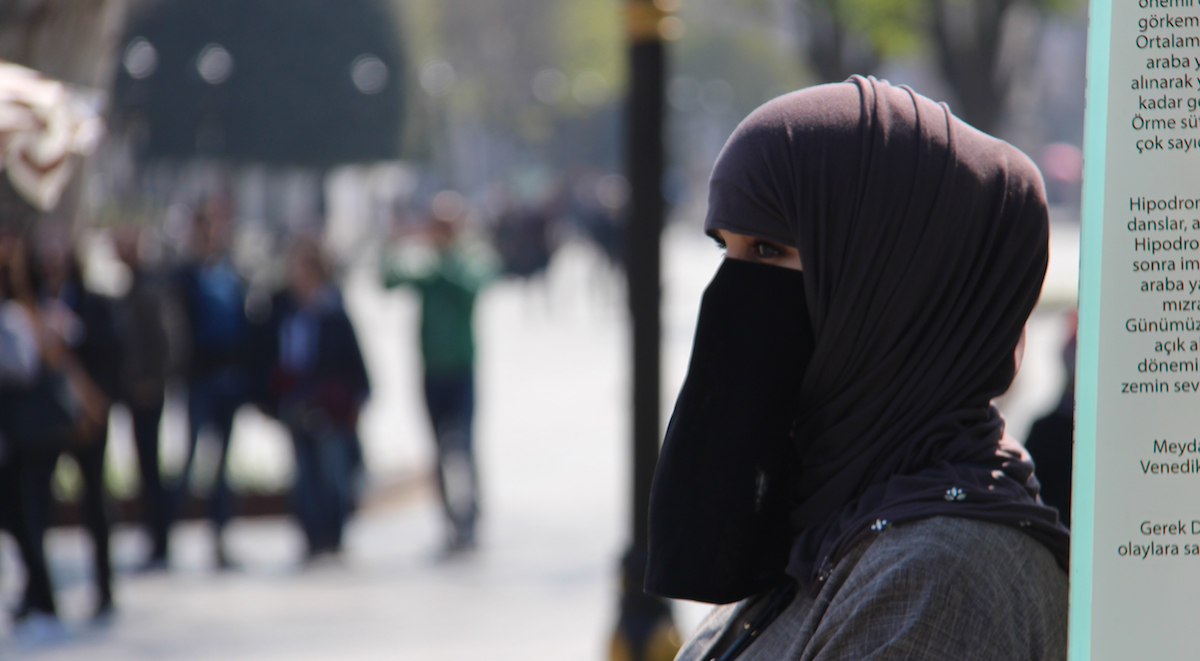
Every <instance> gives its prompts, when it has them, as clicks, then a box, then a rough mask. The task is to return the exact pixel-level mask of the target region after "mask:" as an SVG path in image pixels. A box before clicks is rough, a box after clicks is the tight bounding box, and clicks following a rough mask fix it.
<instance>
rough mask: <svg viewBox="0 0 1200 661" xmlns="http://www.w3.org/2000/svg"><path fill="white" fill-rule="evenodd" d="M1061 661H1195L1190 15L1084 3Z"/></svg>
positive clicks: (1153, 4)
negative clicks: (1075, 343) (1066, 606)
mask: <svg viewBox="0 0 1200 661" xmlns="http://www.w3.org/2000/svg"><path fill="white" fill-rule="evenodd" d="M1090 12H1091V15H1090V25H1089V33H1088V86H1087V117H1086V120H1085V122H1086V126H1085V131H1084V133H1085V137H1084V191H1083V196H1084V199H1083V228H1082V248H1081V259H1080V293H1079V352H1078V354H1077V359H1078V366H1077V368H1076V371H1077V384H1076V397H1077V399H1076V408H1075V468H1074V470H1075V475H1074V489H1075V493H1074V497H1073V499H1072V502H1073V507H1074V510H1073V511H1072V514H1071V521H1072V523H1073V526H1074V528H1073V530H1072V548H1071V638H1070V646H1071V647H1070V658H1071V659H1072V661H1084V660H1095V661H1107V660H1109V659H1112V660H1116V659H1121V660H1126V659H1194V658H1197V652H1196V642H1195V630H1196V627H1195V622H1196V618H1197V616H1200V440H1197V439H1200V0H1093V1H1092V3H1091V7H1090Z"/></svg>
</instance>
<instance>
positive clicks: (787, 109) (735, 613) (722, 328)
mask: <svg viewBox="0 0 1200 661" xmlns="http://www.w3.org/2000/svg"><path fill="white" fill-rule="evenodd" d="M705 231H706V232H707V233H709V234H710V235H712V236H713V237H714V238H716V239H717V240H718V242H719V243H721V244H722V245H723V246H725V247H726V248H727V253H726V259H725V260H724V262H723V263H722V265H721V267H720V268H719V269H718V271H717V274H716V275H715V276H714V278H713V281H712V283H710V285H709V287H708V289H707V290H706V292H705V295H704V298H703V301H702V304H701V308H700V317H699V322H698V324H697V331H696V338H695V343H694V345H693V354H692V359H691V363H690V366H689V369H688V376H687V379H686V380H685V382H684V386H683V388H682V390H681V392H680V395H679V399H678V401H677V403H676V407H675V411H674V414H673V415H672V419H671V423H670V425H669V426H668V430H667V434H666V439H665V441H664V444H663V450H662V456H661V459H660V463H659V468H658V472H657V474H656V476H655V484H654V489H653V493H652V496H651V506H650V536H649V539H650V546H649V553H650V555H649V567H648V570H647V574H646V589H647V590H648V591H650V592H652V593H655V594H659V595H662V596H667V597H673V598H684V599H692V600H698V601H706V602H710V603H714V604H720V605H719V606H718V607H717V608H716V609H714V611H713V612H712V614H711V615H710V616H709V618H708V619H707V620H706V621H705V622H704V624H703V625H702V626H701V627H700V630H699V631H698V632H697V633H696V635H695V636H694V637H693V638H692V640H690V641H689V642H688V643H687V644H686V645H685V646H684V648H683V650H682V651H681V652H680V655H679V657H678V659H682V660H688V661H690V660H693V659H695V660H705V661H707V660H708V659H733V658H738V659H745V660H766V659H771V660H784V659H786V660H788V661H793V660H795V661H799V660H821V661H832V660H843V659H846V660H849V659H867V658H869V659H926V660H928V659H954V660H956V661H961V660H964V659H981V660H982V659H1059V658H1065V655H1066V605H1067V575H1066V561H1067V548H1068V542H1069V534H1068V532H1067V529H1066V528H1065V527H1063V526H1062V524H1061V523H1059V521H1058V518H1057V513H1056V512H1055V511H1054V510H1053V509H1051V508H1048V507H1046V506H1045V505H1043V504H1042V503H1041V502H1040V500H1039V499H1038V496H1037V491H1038V484H1037V480H1036V478H1035V477H1034V475H1033V465H1032V461H1031V460H1030V458H1029V455H1028V454H1027V453H1025V452H1024V450H1023V449H1022V448H1021V446H1020V445H1019V444H1018V443H1016V442H1015V441H1014V440H1013V439H1012V438H1011V437H1009V436H1008V435H1006V434H1005V430H1004V419H1003V418H1002V417H1001V415H1000V413H999V412H998V411H997V410H996V408H995V407H994V406H993V405H992V400H993V399H994V398H995V397H997V396H999V395H1001V394H1002V393H1004V392H1005V391H1006V390H1007V389H1008V387H1009V386H1010V385H1011V383H1012V380H1013V377H1014V376H1015V374H1016V370H1017V368H1018V367H1019V362H1020V345H1021V343H1022V339H1023V330H1024V326H1025V322H1026V319H1027V318H1028V316H1029V314H1030V312H1031V311H1032V310H1033V307H1034V305H1035V304H1036V302H1037V299H1038V295H1039V293H1040V290H1041V285H1042V279H1043V277H1044V275H1045V269H1046V262H1047V252H1048V248H1047V241H1048V224H1047V210H1046V202H1045V194H1044V190H1043V186H1042V181H1041V176H1040V174H1039V173H1038V171H1037V168H1036V167H1035V166H1034V165H1033V163H1032V162H1031V161H1030V160H1029V159H1028V158H1027V157H1026V156H1025V155H1024V154H1023V153H1021V152H1020V151H1019V150H1017V149H1016V148H1014V147H1012V146H1011V145H1009V144H1008V143H1006V142H1003V141H1001V140H998V139H996V138H993V137H991V136H988V135H986V134H984V133H982V132H980V131H978V130H976V129H974V128H972V127H971V126H969V125H967V124H966V123H964V122H963V121H961V120H959V119H958V118H956V117H955V116H954V115H952V114H951V112H950V110H949V109H948V108H947V107H946V106H945V105H944V104H938V103H935V102H933V101H930V100H929V99H927V98H925V97H923V96H921V95H919V94H916V93H915V92H913V91H912V90H911V89H908V88H907V87H898V86H893V85H890V84H888V83H887V82H884V81H879V80H876V79H874V78H861V77H857V76H856V77H854V78H851V79H850V80H849V81H847V82H844V83H838V84H831V85H821V86H817V87H812V88H808V89H805V90H801V91H798V92H793V93H791V94H788V95H785V96H782V97H779V98H777V99H775V100H773V101H770V102H768V103H767V104H765V105H763V106H762V107H760V108H759V109H758V110H756V111H754V112H753V113H752V114H751V115H750V116H749V117H747V118H746V119H745V120H744V121H743V122H742V123H741V125H740V126H738V128H737V129H736V130H735V132H734V133H733V135H732V136H731V137H730V139H729V141H728V143H727V144H726V145H725V148H724V150H723V151H722V153H721V155H720V156H719V157H718V159H717V163H716V165H715V167H714V170H713V175H712V180H711V184H710V190H709V209H708V216H707V218H706V221H705ZM786 267H790V268H786Z"/></svg>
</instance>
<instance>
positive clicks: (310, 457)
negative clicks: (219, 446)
mask: <svg viewBox="0 0 1200 661" xmlns="http://www.w3.org/2000/svg"><path fill="white" fill-rule="evenodd" d="M287 271H288V288H287V290H286V291H284V292H282V293H281V294H279V295H277V296H276V297H275V299H274V301H273V304H272V306H271V322H270V323H269V325H268V327H269V329H270V331H269V333H268V334H267V335H266V337H265V339H266V340H267V342H268V347H267V349H266V351H264V354H266V355H269V356H271V357H272V358H273V361H272V362H273V365H272V367H271V369H270V373H269V375H268V381H267V390H268V396H267V398H266V401H267V402H268V404H267V407H266V408H267V412H269V413H271V414H273V415H275V416H276V417H278V418H279V420H280V421H282V422H283V423H284V424H285V425H286V426H287V428H288V431H290V432H291V435H292V443H293V447H294V448H295V453H296V454H295V456H296V482H295V485H294V487H293V491H292V498H293V503H294V507H295V511H296V517H297V518H298V519H299V520H300V526H301V528H302V529H303V530H304V536H305V539H306V540H307V542H308V550H307V559H308V560H309V561H314V560H317V559H319V558H320V557H321V556H325V555H336V554H337V553H339V552H340V551H341V548H342V532H343V529H344V527H345V524H346V521H347V519H348V517H349V516H350V514H351V512H352V510H353V508H354V473H355V471H356V470H357V468H358V466H357V465H356V464H358V463H359V461H360V457H359V447H358V430H357V427H358V413H359V410H360V409H361V408H362V405H363V403H364V402H365V401H366V399H367V396H368V394H369V392H370V384H369V381H368V379H367V370H366V366H365V365H364V364H363V358H362V353H361V352H360V350H359V345H358V338H357V335H356V334H355V332H354V325H353V324H352V323H351V322H350V318H349V317H348V316H346V310H345V306H344V304H343V301H342V293H341V291H340V290H339V289H338V288H337V286H336V285H334V283H333V282H332V280H331V277H330V267H329V261H328V259H327V257H326V255H325V253H324V251H323V250H322V248H321V246H320V244H319V243H317V242H316V241H314V240H310V239H308V238H305V237H301V238H297V239H295V240H294V241H293V242H292V245H291V247H290V248H289V250H288V260H287Z"/></svg>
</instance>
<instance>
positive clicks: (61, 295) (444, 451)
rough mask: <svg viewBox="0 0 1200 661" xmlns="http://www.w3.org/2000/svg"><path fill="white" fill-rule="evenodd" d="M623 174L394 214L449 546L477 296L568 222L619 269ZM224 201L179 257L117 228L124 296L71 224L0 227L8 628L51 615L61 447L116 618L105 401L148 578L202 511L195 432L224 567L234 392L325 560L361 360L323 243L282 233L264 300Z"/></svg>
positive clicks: (354, 435)
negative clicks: (169, 412)
mask: <svg viewBox="0 0 1200 661" xmlns="http://www.w3.org/2000/svg"><path fill="white" fill-rule="evenodd" d="M592 183H593V184H594V183H595V182H592ZM620 183H621V182H614V181H601V184H603V185H599V184H597V185H594V186H591V185H589V186H584V187H583V188H586V189H587V190H586V191H584V192H585V193H586V194H584V195H581V194H579V192H578V191H571V190H565V189H564V190H565V192H564V193H563V194H561V195H558V196H553V197H552V198H549V199H548V201H546V202H545V203H543V204H541V205H520V204H517V203H515V202H513V201H512V199H511V197H506V198H505V199H506V202H507V203H505V204H502V205H493V206H496V208H495V209H493V210H492V213H491V214H490V216H489V222H488V223H487V225H488V227H486V228H483V229H485V231H483V232H473V231H464V230H465V229H466V228H467V226H468V225H470V224H471V223H470V222H469V221H470V220H473V217H472V216H471V213H470V210H469V207H470V204H469V202H468V201H467V199H466V198H465V197H463V196H462V195H460V194H459V193H457V192H453V191H442V192H440V193H438V194H436V195H434V196H432V197H431V198H430V203H429V204H428V205H426V207H425V208H426V209H427V210H426V211H425V212H424V213H420V214H413V213H412V212H411V211H408V212H407V215H398V216H397V217H396V219H395V223H394V227H393V234H392V236H391V246H390V247H385V248H384V249H383V250H382V251H381V253H380V256H381V259H380V261H379V263H378V273H377V277H378V281H379V284H380V285H381V286H382V287H384V288H386V289H394V288H409V289H410V290H412V291H413V292H414V294H415V295H416V298H417V299H418V300H419V306H420V329H419V331H420V333H419V335H420V354H421V359H422V364H423V368H424V373H423V387H424V396H425V404H426V407H427V412H428V421H429V424H430V428H431V430H432V432H433V433H432V436H433V438H434V440H435V447H436V453H435V456H436V470H435V471H434V476H435V481H436V484H437V486H438V489H439V493H440V496H441V504H442V507H443V510H444V518H445V521H446V531H447V533H446V540H445V545H444V548H443V553H444V554H446V555H454V554H458V553H462V552H467V551H470V550H472V549H474V548H475V547H476V545H477V534H476V522H477V520H478V517H479V511H480V504H479V501H480V497H479V488H478V485H479V478H478V471H477V465H476V461H475V456H474V442H473V432H472V429H473V422H474V411H475V399H476V387H475V352H476V349H475V337H474V336H475V331H474V321H473V319H474V309H475V301H476V297H477V295H478V294H479V292H480V291H481V290H482V289H483V288H484V287H485V286H486V285H487V284H488V283H489V282H490V281H491V280H493V279H494V278H496V277H499V276H502V275H507V276H512V277H520V278H533V277H537V276H539V275H540V274H542V273H544V272H545V270H546V269H547V268H548V266H549V264H550V261H551V256H552V254H553V252H554V250H555V247H556V244H557V243H558V242H559V240H560V239H561V236H562V235H563V232H564V231H567V232H570V231H572V229H571V228H566V229H565V230H564V227H565V226H566V225H567V224H572V225H573V231H574V232H575V233H576V234H578V235H579V236H580V237H581V238H583V239H585V240H590V241H592V242H593V243H595V244H596V245H597V247H598V249H599V251H600V252H601V254H603V255H605V256H606V257H607V258H608V259H609V260H610V261H612V262H614V263H616V262H619V260H620V252H621V251H620V246H619V241H617V240H616V237H619V235H620V231H619V216H618V215H617V213H616V212H615V209H617V208H618V207H619V206H620V205H621V203H623V199H621V200H617V203H613V201H612V200H611V199H609V200H606V199H605V198H606V196H607V198H613V199H616V198H617V197H619V196H620V195H621V192H622V190H621V188H620V186H619V184H620ZM576 188H579V187H576ZM592 188H595V190H594V191H593V190H592ZM235 212H236V210H235V209H234V203H233V198H232V196H231V195H229V194H227V193H225V194H212V195H209V196H208V197H206V198H205V199H204V200H203V201H201V202H199V203H197V204H196V205H195V210H194V211H193V212H190V220H189V222H188V223H187V225H188V226H187V232H186V240H185V241H184V245H183V247H182V248H181V249H179V250H176V251H164V250H162V249H161V248H162V246H160V245H158V244H157V242H158V241H159V240H160V237H159V236H158V235H157V234H156V233H155V231H154V228H151V227H149V226H146V225H144V224H127V225H124V226H119V227H115V228H111V229H110V231H108V237H109V238H110V239H111V245H112V248H113V254H115V256H116V257H117V259H118V260H119V261H120V262H121V264H123V265H124V267H125V269H126V270H127V273H128V279H127V280H128V287H127V288H125V289H124V292H123V293H122V294H121V295H120V296H118V297H110V296H105V295H102V294H100V293H97V292H96V291H93V290H92V289H91V288H89V285H88V282H87V280H86V279H85V277H84V259H83V256H82V255H83V251H82V249H81V247H80V245H78V241H77V239H78V237H77V236H76V235H75V234H74V233H73V228H72V227H71V226H70V225H69V224H68V223H65V222H62V221H55V220H52V219H48V218H43V219H41V220H39V221H38V222H37V223H35V224H34V225H33V226H32V227H29V228H24V229H19V228H18V227H17V226H15V225H13V226H4V225H0V529H3V530H6V531H7V532H8V533H10V535H11V536H12V538H13V539H15V540H16V542H17V544H16V546H17V549H18V551H19V556H20V560H21V562H22V563H23V565H24V568H25V576H26V582H25V588H24V594H23V597H22V599H21V602H20V604H19V605H18V606H17V608H16V610H15V612H14V614H13V615H14V619H15V620H16V621H17V622H24V621H35V622H36V621H38V620H42V621H51V622H56V621H57V620H56V619H55V618H56V617H57V607H56V603H55V592H54V588H53V583H54V581H53V577H52V572H51V571H50V568H49V567H48V565H47V561H46V550H45V548H44V541H43V540H44V538H45V532H46V530H47V528H48V527H49V526H51V525H55V524H56V523H59V522H60V521H59V520H58V518H57V513H58V512H59V511H60V508H58V507H57V504H56V499H57V498H59V497H61V493H60V494H59V495H58V496H56V495H55V492H56V491H57V492H61V491H62V489H61V488H57V489H56V488H55V483H56V477H55V475H56V470H57V469H58V466H59V459H60V457H62V456H69V457H71V458H72V459H73V460H74V462H75V463H76V464H77V465H78V469H79V476H80V480H79V482H80V483H81V485H82V489H81V490H80V491H81V493H80V494H79V507H78V511H79V512H80V518H81V521H82V523H83V524H84V527H85V528H86V530H87V533H88V535H89V537H90V538H91V542H92V549H93V562H94V571H93V573H92V575H93V576H94V580H95V590H94V595H95V603H94V616H95V617H96V618H98V619H100V620H105V619H107V618H110V617H111V615H112V613H113V612H114V600H113V561H112V558H111V556H110V550H109V547H110V543H109V535H110V529H111V516H110V503H109V494H108V493H107V491H106V487H105V477H106V471H105V456H106V453H107V446H108V442H109V438H108V436H109V414H110V411H111V409H112V408H113V407H114V406H116V407H123V408H124V409H125V410H126V411H127V413H128V418H129V420H130V421H131V425H130V426H131V429H132V436H133V441H134V447H135V449H136V457H137V466H138V476H139V479H138V483H139V485H140V487H139V491H138V499H137V506H138V515H139V516H140V520H141V524H142V527H143V528H144V530H145V533H146V538H147V540H148V542H149V543H148V546H147V549H148V550H147V552H146V556H145V557H144V559H143V560H142V563H141V566H140V569H141V570H142V571H154V570H165V569H168V568H169V566H170V539H171V534H170V533H171V529H172V527H173V525H174V524H175V522H176V521H178V520H179V519H180V518H182V517H185V516H195V515H197V514H198V513H199V511H198V510H196V507H197V503H195V502H194V501H195V500H196V499H194V498H193V497H192V496H191V493H192V491H193V487H192V484H193V483H195V482H197V478H196V476H193V473H199V472H200V471H198V470H194V465H196V464H197V463H198V462H197V461H196V457H197V447H198V446H199V445H200V440H201V438H208V439H211V441H210V442H212V441H215V443H214V445H215V448H216V453H215V457H216V460H215V473H214V478H213V481H212V484H211V487H210V488H209V490H208V493H207V497H206V498H205V500H206V501H207V502H206V503H205V504H206V506H207V512H206V513H205V514H206V516H207V518H208V519H209V520H210V523H211V525H210V527H211V530H212V532H213V551H212V564H213V566H215V567H218V568H222V569H228V568H235V567H236V566H237V562H236V559H235V558H234V557H231V554H230V552H229V549H228V545H227V543H226V539H225V532H224V531H225V528H226V525H227V523H228V522H229V521H230V518H231V517H232V516H233V515H234V513H235V510H236V508H235V502H234V501H235V495H234V490H233V489H232V488H231V486H230V482H229V476H228V470H227V459H228V456H229V445H230V439H231V436H232V432H233V426H234V420H235V418H236V415H237V412H238V411H239V409H241V408H242V407H243V406H246V405H251V406H254V407H256V408H258V409H259V410H260V411H261V412H262V413H264V414H266V415H268V416H270V417H272V418H274V419H275V420H277V421H278V422H279V423H281V424H282V426H283V427H285V428H286V429H287V431H288V432H289V433H290V437H291V440H292V449H293V452H294V458H295V471H294V475H293V483H292V496H291V505H292V510H293V513H294V516H295V518H296V520H297V522H298V524H299V527H300V528H301V530H302V531H303V534H304V539H305V540H306V543H307V549H306V561H308V562H316V561H319V560H321V559H322V558H326V557H336V556H337V554H339V552H340V550H341V548H342V539H343V531H344V528H345V526H346V523H347V521H348V519H349V518H350V516H351V515H352V513H353V512H354V510H355V508H356V506H357V504H358V501H359V499H360V496H361V494H362V491H363V485H364V484H365V460H364V453H363V447H362V443H361V440H360V438H359V436H358V430H357V427H358V416H359V412H360V410H361V409H362V407H363V405H364V404H365V403H366V401H367V399H368V397H369V395H370V379H369V376H368V368H367V365H366V364H365V361H364V359H363V354H362V351H361V350H360V347H359V342H358V337H357V334H356V331H355V327H354V324H353V323H352V321H351V319H350V317H349V316H348V314H347V312H346V306H345V302H344V300H343V296H342V292H341V290H340V289H339V287H338V285H337V284H336V281H337V278H336V277H335V273H334V270H335V269H334V268H333V265H332V264H331V259H330V257H329V255H328V254H327V253H326V251H325V249H324V247H323V244H322V242H321V240H320V238H319V237H318V236H317V235H307V234H303V233H301V232H293V233H292V234H291V235H290V236H289V237H288V238H287V239H286V241H285V243H286V250H284V251H283V255H284V259H283V262H284V268H283V269H282V272H283V273H282V277H281V278H277V280H278V281H279V283H280V286H279V287H278V288H277V290H276V291H274V292H273V293H270V292H266V293H264V292H263V291H260V290H262V287H261V286H257V287H255V288H253V289H252V288H251V287H250V284H249V283H250V279H249V278H248V275H247V273H245V272H243V271H241V270H239V268H238V267H237V265H235V263H234V260H233V256H232V255H233V244H234V238H235V229H236V228H235V215H236V213H235ZM413 248H415V250H413ZM164 255H172V256H171V257H168V256H164ZM168 391H170V392H182V393H186V394H185V395H184V401H185V407H184V408H185V409H186V412H187V420H188V423H187V430H188V432H187V443H186V452H185V453H184V456H183V460H182V462H181V465H180V466H178V467H174V466H169V467H166V468H167V470H165V471H164V470H163V468H164V462H163V461H162V460H161V458H160V438H159V433H160V427H162V419H163V411H164V405H165V404H166V400H167V393H168ZM171 468H175V469H176V470H170V469H171ZM58 481H59V482H61V476H60V478H59V479H58ZM61 486H62V485H61V484H59V487H61Z"/></svg>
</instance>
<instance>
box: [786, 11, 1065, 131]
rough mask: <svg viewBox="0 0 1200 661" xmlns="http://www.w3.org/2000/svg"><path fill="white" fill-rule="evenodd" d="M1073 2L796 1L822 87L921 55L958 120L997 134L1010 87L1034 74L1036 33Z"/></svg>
mask: <svg viewBox="0 0 1200 661" xmlns="http://www.w3.org/2000/svg"><path fill="white" fill-rule="evenodd" d="M1078 2H1079V0H801V1H800V5H799V6H800V8H801V16H802V18H803V22H804V26H805V32H806V33H807V40H806V45H807V48H806V50H807V52H806V56H807V58H808V60H809V62H810V63H811V66H812V68H813V70H814V72H815V73H816V75H817V76H818V77H819V78H820V79H821V80H822V81H824V82H834V81H839V80H845V79H846V78H847V77H848V76H849V75H851V74H854V73H860V74H869V73H873V72H874V71H875V70H876V69H877V68H878V66H879V64H880V63H881V62H882V61H883V60H884V59H885V58H888V57H893V56H897V55H903V54H906V53H910V52H913V51H917V50H920V49H923V48H928V49H930V50H931V51H932V54H933V56H934V59H935V60H936V62H937V66H938V70H939V72H940V73H941V74H942V77H943V78H944V79H945V81H946V83H947V84H948V85H949V86H950V88H951V89H953V90H954V93H955V95H956V96H957V97H958V98H957V101H958V104H957V106H956V108H955V111H956V113H957V114H959V115H960V116H961V117H963V118H964V119H966V120H967V121H968V122H970V123H971V124H973V125H975V126H976V127H978V128H980V129H982V130H984V131H988V132H995V131H996V129H997V128H998V124H999V121H1000V119H1001V116H1002V114H1003V112H1004V110H1005V106H1006V102H1007V100H1008V96H1009V92H1010V90H1011V88H1012V85H1013V81H1014V79H1015V78H1016V77H1019V76H1020V75H1021V74H1022V73H1024V71H1025V70H1027V69H1028V68H1029V67H1030V66H1032V60H1033V56H1034V54H1035V49H1036V46H1037V34H1038V26H1039V23H1040V21H1041V18H1042V17H1043V16H1044V15H1046V14H1048V13H1058V12H1064V11H1067V10H1070V9H1072V8H1073V7H1074V6H1075V5H1076V4H1078Z"/></svg>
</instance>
